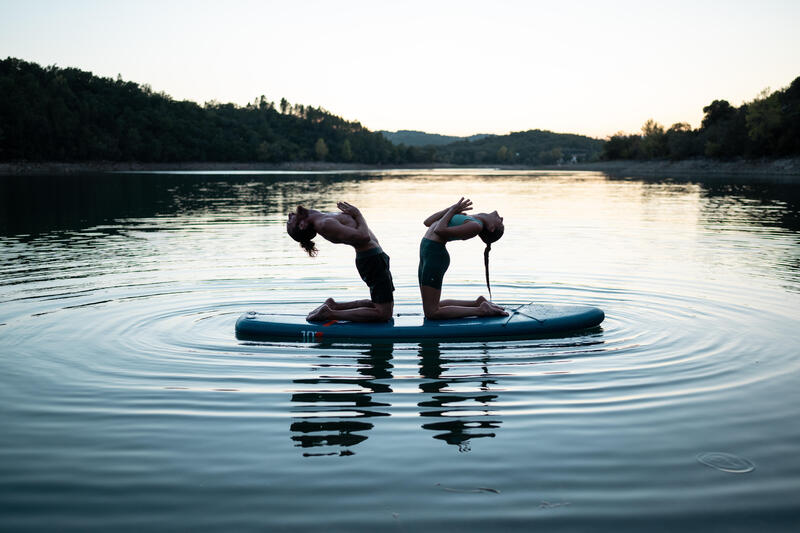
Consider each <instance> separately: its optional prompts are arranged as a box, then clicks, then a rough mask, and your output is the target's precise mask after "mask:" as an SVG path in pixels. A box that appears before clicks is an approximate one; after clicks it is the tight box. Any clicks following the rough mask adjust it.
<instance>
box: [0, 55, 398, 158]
mask: <svg viewBox="0 0 800 533" xmlns="http://www.w3.org/2000/svg"><path fill="white" fill-rule="evenodd" d="M0 95H2V98H0V160H6V161H15V160H29V161H43V160H50V161H96V160H105V161H142V162H183V161H199V162H206V161H208V162H212V161H213V162H232V161H240V162H241V161H247V162H251V161H263V162H270V163H279V162H285V161H310V160H314V159H319V160H330V161H343V162H347V161H354V162H361V163H370V164H380V163H396V162H403V161H405V160H407V159H408V153H407V152H408V149H406V148H404V147H397V146H395V145H393V144H392V143H390V142H389V141H388V140H386V139H385V138H384V137H383V136H382V135H380V134H378V133H373V132H371V131H369V130H368V129H366V128H364V127H363V126H362V125H361V124H360V123H358V122H350V121H347V120H344V119H342V118H341V117H338V116H335V115H333V114H332V113H330V112H328V111H326V110H324V109H322V108H318V107H311V106H303V105H299V104H295V105H292V104H290V103H289V102H288V101H287V100H286V99H281V101H280V102H279V103H278V104H277V105H276V104H275V103H273V102H271V101H269V100H268V99H267V98H266V97H265V96H260V97H258V98H257V99H256V100H255V101H254V102H252V103H250V104H248V105H246V106H244V107H242V106H237V105H234V104H230V103H227V104H223V103H219V102H215V101H212V102H206V103H205V104H204V105H202V106H201V105H199V104H197V103H195V102H190V101H175V100H173V99H172V98H171V97H170V96H168V95H167V94H164V93H163V92H154V91H153V90H152V89H151V88H150V86H148V85H139V84H137V83H134V82H130V81H124V80H122V79H121V77H117V79H111V78H102V77H98V76H94V75H93V74H91V73H90V72H85V71H82V70H79V69H75V68H58V67H56V66H48V67H41V66H39V65H37V64H35V63H30V62H26V61H22V60H20V59H14V58H8V59H5V60H3V61H0Z"/></svg>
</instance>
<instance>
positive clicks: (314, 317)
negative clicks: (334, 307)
mask: <svg viewBox="0 0 800 533" xmlns="http://www.w3.org/2000/svg"><path fill="white" fill-rule="evenodd" d="M331 315H332V312H331V309H330V308H329V307H328V306H327V305H325V304H322V305H320V306H319V307H317V308H316V309H314V310H313V311H311V312H310V313H308V316H307V317H306V320H308V321H309V322H322V321H323V320H330V319H331Z"/></svg>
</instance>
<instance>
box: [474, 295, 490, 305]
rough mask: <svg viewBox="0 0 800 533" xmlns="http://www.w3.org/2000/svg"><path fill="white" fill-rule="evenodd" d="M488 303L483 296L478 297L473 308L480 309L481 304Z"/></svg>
mask: <svg viewBox="0 0 800 533" xmlns="http://www.w3.org/2000/svg"><path fill="white" fill-rule="evenodd" d="M488 301H489V300H487V299H486V298H484V297H483V296H478V297H477V298H475V306H476V307H480V306H481V304H482V303H483V302H488Z"/></svg>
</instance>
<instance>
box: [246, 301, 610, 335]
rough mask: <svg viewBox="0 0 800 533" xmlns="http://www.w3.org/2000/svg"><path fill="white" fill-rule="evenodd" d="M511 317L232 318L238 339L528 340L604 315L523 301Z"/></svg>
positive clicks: (577, 307) (268, 315)
mask: <svg viewBox="0 0 800 533" xmlns="http://www.w3.org/2000/svg"><path fill="white" fill-rule="evenodd" d="M506 311H507V312H508V314H509V316H498V317H472V318H456V319H452V320H426V319H425V317H424V316H423V315H422V313H400V314H398V315H396V316H395V317H394V318H393V319H392V320H390V321H389V322H347V321H338V320H329V321H325V322H309V321H307V320H306V315H301V314H297V315H290V314H289V315H287V314H279V313H258V312H256V311H249V312H247V313H244V314H243V315H241V316H240V317H239V319H238V320H237V321H236V337H237V338H239V339H242V340H271V339H290V340H296V341H299V342H326V341H331V340H340V339H341V340H363V341H374V340H382V341H397V342H414V341H419V340H428V339H431V340H434V339H435V340H442V341H447V342H463V341H470V340H480V339H503V338H517V339H518V338H526V337H527V338H530V337H538V336H544V335H551V334H558V333H567V332H571V331H578V330H582V329H587V328H593V327H596V326H598V325H599V324H600V323H601V322H602V321H603V319H604V318H605V314H604V313H603V311H602V310H601V309H598V308H597V307H592V306H587V305H552V304H536V303H530V304H524V305H514V306H508V307H506Z"/></svg>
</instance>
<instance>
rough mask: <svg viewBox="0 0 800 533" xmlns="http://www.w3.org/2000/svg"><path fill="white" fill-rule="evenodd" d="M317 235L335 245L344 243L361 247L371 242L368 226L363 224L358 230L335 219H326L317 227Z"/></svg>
mask: <svg viewBox="0 0 800 533" xmlns="http://www.w3.org/2000/svg"><path fill="white" fill-rule="evenodd" d="M315 229H316V230H317V233H319V234H320V235H322V236H323V237H325V238H326V239H328V240H329V241H331V242H333V243H344V244H349V245H352V246H359V245H362V244H366V243H368V242H369V239H370V236H369V230H368V229H367V226H366V224H361V225H359V227H357V228H351V227H350V226H345V225H344V224H342V223H341V222H339V221H338V220H336V219H335V218H330V217H329V218H326V219H325V221H324V222H322V223H321V224H319V225H317V226H316V228H315Z"/></svg>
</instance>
